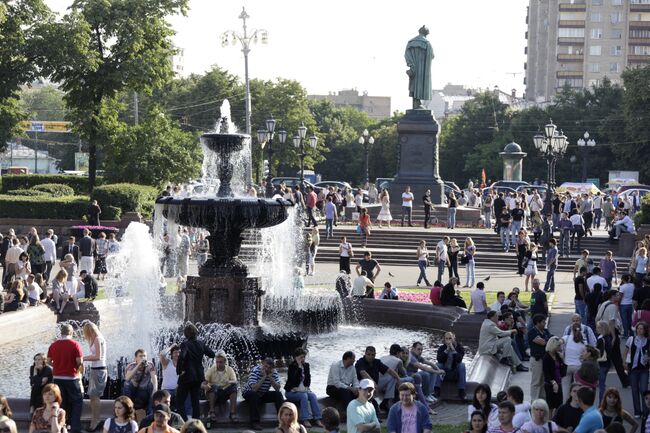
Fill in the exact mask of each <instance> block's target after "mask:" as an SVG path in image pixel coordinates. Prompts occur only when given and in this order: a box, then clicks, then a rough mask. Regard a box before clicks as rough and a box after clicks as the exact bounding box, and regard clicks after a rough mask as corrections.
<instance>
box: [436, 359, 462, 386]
mask: <svg viewBox="0 0 650 433" xmlns="http://www.w3.org/2000/svg"><path fill="white" fill-rule="evenodd" d="M438 368H441V369H443V370H445V377H444V379H443V378H442V377H440V375H439V374H438V375H436V379H435V383H434V385H433V386H434V387H438V388H440V387H441V386H442V382H443V380H446V381H450V382H453V381H456V382H458V389H462V390H465V386H466V381H467V373H466V371H465V364H463V363H462V362H461V363H460V364H458V365H457V366H456V368H454V369H448V368H445V364H443V363H441V362H439V363H438Z"/></svg>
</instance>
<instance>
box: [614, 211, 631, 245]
mask: <svg viewBox="0 0 650 433" xmlns="http://www.w3.org/2000/svg"><path fill="white" fill-rule="evenodd" d="M624 215H625V216H624V217H623V218H621V219H620V220H618V221H616V222H615V223H614V231H615V234H614V239H618V238H619V237H621V233H632V234H636V229H635V228H634V221H633V220H632V218H630V216H629V215H628V214H627V213H625V214H624Z"/></svg>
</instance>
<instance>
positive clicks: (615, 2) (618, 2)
mask: <svg viewBox="0 0 650 433" xmlns="http://www.w3.org/2000/svg"><path fill="white" fill-rule="evenodd" d="M622 4H623V0H612V6H620V5H622Z"/></svg>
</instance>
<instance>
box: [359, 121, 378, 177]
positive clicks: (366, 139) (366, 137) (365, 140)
mask: <svg viewBox="0 0 650 433" xmlns="http://www.w3.org/2000/svg"><path fill="white" fill-rule="evenodd" d="M374 143H375V139H374V137H373V136H372V135H370V133H369V132H368V130H367V129H364V130H363V132H362V133H361V137H359V144H361V145H362V146H363V150H364V152H365V155H366V183H368V182H370V175H369V174H368V154H369V152H370V146H372V145H373V144H374Z"/></svg>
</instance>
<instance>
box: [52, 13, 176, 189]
mask: <svg viewBox="0 0 650 433" xmlns="http://www.w3.org/2000/svg"><path fill="white" fill-rule="evenodd" d="M186 10H187V0H146V1H143V0H75V1H74V2H73V4H72V6H71V7H70V9H69V11H70V12H69V13H68V14H66V15H65V16H64V17H63V18H62V19H61V20H60V21H57V22H54V23H52V24H50V25H47V26H44V29H43V32H42V35H43V38H44V40H45V41H46V45H45V46H44V47H43V55H44V60H45V62H44V72H45V73H46V74H49V75H50V76H51V78H52V79H53V80H54V81H55V82H58V83H60V85H61V88H62V89H63V90H64V91H65V92H66V96H65V101H66V104H67V106H68V109H69V110H70V114H69V119H71V120H72V122H73V123H74V124H75V128H76V130H77V131H78V133H79V134H80V135H81V137H82V138H83V139H85V140H86V141H87V142H88V152H89V184H90V187H91V189H92V187H93V186H94V185H95V175H96V170H97V152H98V149H99V148H101V147H102V145H104V144H106V143H108V142H110V141H109V140H110V136H111V134H112V133H113V132H112V131H111V130H112V129H113V128H114V127H115V126H116V124H115V122H117V121H118V118H117V113H116V112H115V110H113V108H114V107H112V104H113V100H114V99H115V98H116V97H117V96H118V95H119V93H120V92H123V91H126V90H134V91H137V92H142V93H146V94H150V93H151V92H152V91H153V89H155V88H157V87H160V86H162V85H164V84H165V83H167V82H169V81H170V80H171V79H172V77H173V71H172V67H171V58H172V55H173V54H174V52H175V50H174V47H173V46H172V42H171V36H172V35H173V30H172V29H171V26H170V24H169V23H168V22H167V21H166V18H167V17H168V16H170V15H175V14H178V13H182V14H185V12H186Z"/></svg>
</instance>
